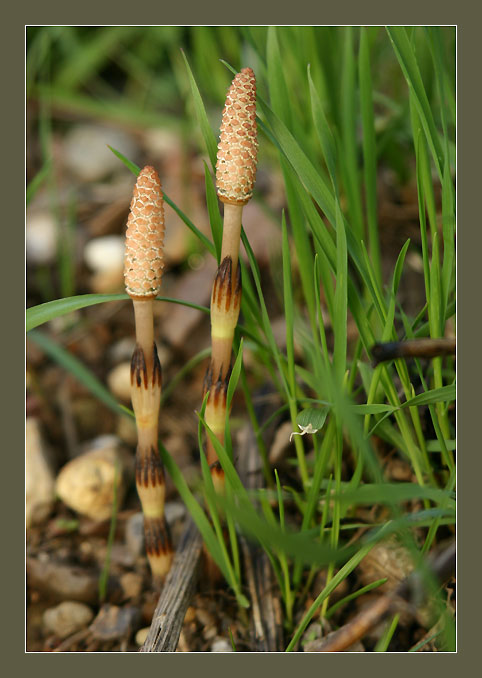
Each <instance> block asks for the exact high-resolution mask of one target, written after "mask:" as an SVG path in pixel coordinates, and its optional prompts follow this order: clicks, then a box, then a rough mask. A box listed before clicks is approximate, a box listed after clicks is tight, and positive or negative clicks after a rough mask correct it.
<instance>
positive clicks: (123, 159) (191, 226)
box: [109, 146, 216, 256]
mask: <svg viewBox="0 0 482 678" xmlns="http://www.w3.org/2000/svg"><path fill="white" fill-rule="evenodd" d="M109 148H110V150H111V151H112V153H113V154H114V155H115V156H117V157H118V158H119V160H120V161H121V162H123V163H124V165H125V166H126V167H127V168H128V169H129V170H130V171H131V172H132V173H133V174H134V175H135V176H137V175H138V174H139V172H140V171H141V168H140V167H138V166H137V165H136V164H135V163H134V162H131V161H130V160H128V159H127V158H126V157H125V156H124V155H122V153H120V152H119V151H116V150H115V149H114V148H112V146H109ZM163 195H164V200H165V202H167V204H168V205H169V207H172V209H173V210H174V211H175V212H176V214H177V215H178V216H179V217H180V218H181V219H182V221H183V222H184V223H185V224H186V226H187V227H188V228H189V229H190V230H191V231H192V232H193V233H194V235H195V236H196V237H197V238H198V239H199V240H200V241H201V242H202V243H203V245H204V247H205V248H206V249H207V250H208V251H209V252H210V253H211V254H212V255H213V256H216V249H215V246H214V245H213V243H212V242H211V241H210V240H209V238H206V236H205V235H204V233H202V232H201V231H200V230H199V229H198V228H197V226H195V225H194V224H193V223H192V221H191V220H190V219H189V217H187V216H186V215H185V214H184V212H183V211H182V210H181V209H180V208H179V207H178V206H177V205H176V204H175V203H174V202H173V201H172V200H171V199H170V198H169V196H168V195H166V193H164V191H163Z"/></svg>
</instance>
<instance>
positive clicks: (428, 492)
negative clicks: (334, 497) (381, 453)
mask: <svg viewBox="0 0 482 678" xmlns="http://www.w3.org/2000/svg"><path fill="white" fill-rule="evenodd" d="M339 499H340V501H341V502H342V504H343V506H349V505H350V504H353V505H354V506H356V505H357V504H398V503H400V502H403V501H409V500H411V499H429V500H430V501H433V502H434V503H436V504H442V503H445V502H447V501H449V502H450V503H452V504H453V500H454V499H455V493H453V492H447V491H446V490H441V489H438V488H436V487H421V486H420V485H417V484H416V483H379V484H377V485H375V484H368V483H366V484H365V485H360V486H359V487H358V488H357V489H356V490H353V491H348V490H345V491H344V492H343V494H341V495H340V497H339Z"/></svg>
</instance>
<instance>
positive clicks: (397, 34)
mask: <svg viewBox="0 0 482 678" xmlns="http://www.w3.org/2000/svg"><path fill="white" fill-rule="evenodd" d="M387 33H388V35H389V37H390V40H391V42H392V45H393V49H394V50H395V54H396V56H397V59H398V61H399V63H400V67H401V69H402V71H403V74H404V76H405V79H406V81H407V84H408V86H409V88H410V90H411V92H413V95H414V98H415V104H416V107H417V110H418V113H419V115H420V121H421V123H422V126H423V130H424V132H425V136H426V138H427V142H428V145H429V146H430V150H431V152H432V157H433V161H434V163H435V167H436V169H437V173H438V175H439V178H440V181H442V177H443V155H442V149H441V147H440V141H439V137H438V133H437V129H436V127H435V122H434V119H433V115H432V111H431V108H430V104H429V101H428V97H427V93H426V91H425V86H424V84H423V80H422V76H421V74H420V69H419V66H418V63H417V58H416V56H415V52H414V50H413V47H412V45H411V44H410V41H409V39H408V36H407V32H406V29H405V28H404V27H403V26H389V27H387Z"/></svg>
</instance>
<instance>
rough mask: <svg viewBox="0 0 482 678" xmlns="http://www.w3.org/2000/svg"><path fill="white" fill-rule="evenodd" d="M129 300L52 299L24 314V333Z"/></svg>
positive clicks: (93, 297) (82, 296) (119, 297)
mask: <svg viewBox="0 0 482 678" xmlns="http://www.w3.org/2000/svg"><path fill="white" fill-rule="evenodd" d="M127 300H130V297H129V295H128V294H80V295H78V296H75V297H67V298H66V299H54V301H47V302H45V303H44V304H39V305H38V306H31V307H30V308H27V310H26V312H25V327H26V331H27V332H30V331H31V330H33V329H34V328H35V327H39V325H43V324H44V323H46V322H48V321H49V320H53V319H54V318H59V317H60V316H62V315H66V314H68V313H72V312H73V311H78V310H79V309H81V308H86V307H87V306H95V305H96V304H104V303H106V302H108V301H127ZM156 301H165V302H166V303H168V304H179V305H180V306H187V307H188V308H193V309H196V310H197V311H202V312H203V313H209V308H207V307H206V306H200V305H199V304H193V303H191V302H190V301H181V300H180V299H173V298H172V297H156Z"/></svg>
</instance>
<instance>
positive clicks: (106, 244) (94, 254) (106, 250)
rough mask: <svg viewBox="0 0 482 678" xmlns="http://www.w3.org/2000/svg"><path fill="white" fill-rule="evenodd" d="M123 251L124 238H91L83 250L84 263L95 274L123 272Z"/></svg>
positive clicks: (111, 236)
mask: <svg viewBox="0 0 482 678" xmlns="http://www.w3.org/2000/svg"><path fill="white" fill-rule="evenodd" d="M124 249H125V238H124V237H123V236H121V235H103V236H101V237H99V238H93V239H92V240H89V242H88V243H87V244H86V246H85V248H84V261H85V263H86V264H87V266H89V268H91V269H92V270H93V271H95V272H96V273H101V272H102V273H104V272H106V271H115V270H118V269H122V270H123V267H124Z"/></svg>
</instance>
